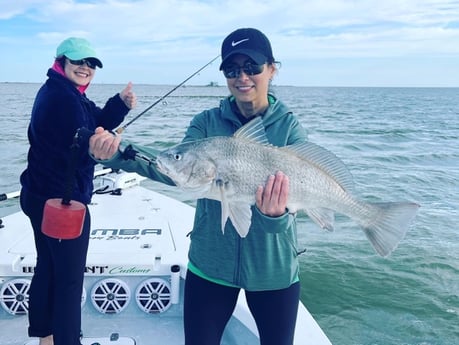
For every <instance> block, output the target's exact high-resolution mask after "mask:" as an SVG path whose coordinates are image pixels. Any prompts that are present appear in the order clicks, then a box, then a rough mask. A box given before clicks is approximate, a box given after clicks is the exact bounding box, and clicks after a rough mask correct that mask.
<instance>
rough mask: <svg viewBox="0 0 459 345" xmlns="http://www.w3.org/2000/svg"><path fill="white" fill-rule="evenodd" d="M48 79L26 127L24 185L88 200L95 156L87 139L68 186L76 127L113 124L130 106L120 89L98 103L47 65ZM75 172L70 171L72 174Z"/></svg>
mask: <svg viewBox="0 0 459 345" xmlns="http://www.w3.org/2000/svg"><path fill="white" fill-rule="evenodd" d="M47 75H48V79H47V81H46V82H45V83H44V84H43V85H42V87H41V88H40V90H39V91H38V93H37V96H36V98H35V102H34V105H33V109H32V117H31V120H30V124H29V128H28V138H29V143H30V148H29V153H28V165H27V168H26V170H25V171H24V172H23V173H22V175H21V184H22V187H23V188H24V189H26V190H27V191H28V192H30V193H33V194H34V195H36V196H38V197H41V198H43V199H45V200H46V199H49V198H63V197H64V196H66V197H69V191H71V196H70V199H71V200H77V201H80V202H82V203H84V204H88V203H89V202H90V201H91V196H92V190H93V182H92V180H93V175H94V165H95V162H94V160H92V159H91V157H90V156H89V154H88V143H87V142H86V143H81V145H79V148H78V151H77V159H76V169H75V170H74V169H71V170H74V175H72V179H73V184H72V185H71V186H68V183H67V181H68V180H69V179H68V178H67V175H66V174H67V173H68V171H69V165H71V157H72V155H71V146H72V143H73V140H74V136H75V134H76V132H77V130H78V129H79V128H80V127H86V128H88V129H90V130H94V129H95V128H96V127H97V126H102V127H104V128H106V129H114V128H116V127H117V126H118V125H119V124H120V123H121V122H122V121H123V119H124V117H125V115H126V114H127V113H128V112H129V108H128V107H127V106H126V105H125V104H124V102H123V101H122V100H121V98H120V97H119V95H118V94H117V95H115V96H113V97H112V98H110V99H109V100H108V101H107V103H106V104H105V106H104V107H103V108H102V109H101V108H100V107H97V106H96V105H95V103H94V102H92V101H91V100H89V99H88V98H87V97H86V95H85V94H81V93H80V92H79V91H78V90H77V88H76V87H75V86H74V84H73V83H72V82H71V81H70V80H68V79H67V78H65V77H64V76H62V75H61V74H59V73H57V72H56V71H54V70H52V69H50V70H48V74H47ZM73 176H74V177H73Z"/></svg>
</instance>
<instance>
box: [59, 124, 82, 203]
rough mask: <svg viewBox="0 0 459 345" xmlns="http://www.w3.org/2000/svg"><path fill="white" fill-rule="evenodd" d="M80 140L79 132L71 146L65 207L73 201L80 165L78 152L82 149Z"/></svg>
mask: <svg viewBox="0 0 459 345" xmlns="http://www.w3.org/2000/svg"><path fill="white" fill-rule="evenodd" d="M78 139H79V137H78V132H77V133H76V134H75V136H74V137H73V143H72V145H71V146H70V160H69V166H68V169H67V173H66V175H65V185H64V187H65V189H64V196H63V197H62V204H63V205H70V200H71V199H72V192H73V185H74V183H75V177H76V168H77V163H78V151H79V148H80V145H79V143H78Z"/></svg>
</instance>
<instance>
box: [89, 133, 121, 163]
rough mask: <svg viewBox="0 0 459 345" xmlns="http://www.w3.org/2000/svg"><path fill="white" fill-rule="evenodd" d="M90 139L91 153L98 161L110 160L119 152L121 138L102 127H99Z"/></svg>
mask: <svg viewBox="0 0 459 345" xmlns="http://www.w3.org/2000/svg"><path fill="white" fill-rule="evenodd" d="M94 133H95V134H94V135H93V136H91V138H90V139H89V152H90V153H91V154H92V155H93V156H94V158H96V159H100V160H105V159H110V158H112V157H113V156H114V154H115V153H116V152H117V151H118V148H119V146H120V142H121V136H120V135H116V134H113V133H111V132H109V131H107V130H104V129H103V128H102V127H97V128H96V130H95V132H94Z"/></svg>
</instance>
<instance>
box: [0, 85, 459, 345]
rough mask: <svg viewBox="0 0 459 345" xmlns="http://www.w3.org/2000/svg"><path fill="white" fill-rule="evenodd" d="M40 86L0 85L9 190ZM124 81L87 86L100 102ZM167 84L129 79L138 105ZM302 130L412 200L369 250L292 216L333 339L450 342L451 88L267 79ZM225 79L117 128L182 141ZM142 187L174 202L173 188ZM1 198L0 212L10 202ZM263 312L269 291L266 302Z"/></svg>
mask: <svg viewBox="0 0 459 345" xmlns="http://www.w3.org/2000/svg"><path fill="white" fill-rule="evenodd" d="M39 87H40V84H27V83H0V101H1V104H2V107H1V110H0V128H2V135H1V136H0V169H1V173H0V194H1V193H8V192H13V191H16V190H19V188H20V185H19V181H18V178H19V174H20V173H21V171H22V170H23V169H24V167H25V165H26V152H27V148H28V142H27V136H26V128H27V124H28V121H29V116H30V110H31V107H32V103H33V99H34V97H35V93H36V91H37V90H38V88H39ZM123 87H124V85H101V84H95V85H92V86H91V87H90V88H89V89H88V95H89V97H90V98H91V99H93V100H94V101H95V102H96V103H98V104H99V105H102V104H103V103H104V102H105V100H106V99H107V98H108V97H109V96H111V95H112V94H114V93H116V92H118V91H120V90H121V89H122V88H123ZM173 87H174V86H173V85H172V86H170V85H169V86H168V85H135V91H136V93H137V95H138V99H139V102H138V107H137V109H136V110H134V111H133V112H132V113H131V115H130V117H128V119H127V120H129V119H130V118H132V117H133V116H134V115H137V114H139V113H140V112H141V111H142V110H144V109H146V108H147V107H148V106H149V105H151V104H152V103H153V102H155V101H156V100H157V99H158V98H159V97H161V96H163V95H164V94H166V93H167V92H168V91H170V90H171V89H172V88H173ZM274 91H275V93H276V95H277V96H278V97H279V98H281V99H282V100H283V101H284V102H285V103H286V104H288V105H289V106H290V108H291V109H292V111H293V112H294V113H295V114H296V115H297V116H298V117H299V119H300V121H301V123H302V124H303V125H304V127H305V128H306V129H307V130H308V134H309V140H310V141H312V142H315V143H317V144H320V145H322V146H324V147H326V148H327V149H329V150H330V151H332V152H334V153H335V154H336V155H337V156H338V157H340V158H341V159H342V160H343V161H344V163H345V164H346V165H347V166H348V168H349V170H350V171H351V173H352V175H353V176H354V180H355V194H357V195H358V196H360V197H361V198H363V199H364V200H367V201H376V202H377V201H414V202H417V203H419V204H420V205H421V208H420V209H419V212H418V215H417V217H416V219H415V221H414V222H413V224H412V226H411V227H410V229H409V231H408V233H407V235H406V237H405V239H404V240H403V241H402V242H401V243H400V245H399V247H398V248H397V249H396V250H395V251H394V252H393V253H392V255H391V256H390V257H388V258H381V257H379V256H378V255H377V254H376V253H375V252H374V251H373V249H372V247H371V245H370V244H369V242H368V241H367V240H366V238H365V236H364V234H363V232H362V231H361V230H360V229H359V228H358V227H357V226H356V224H355V223H353V222H352V221H350V220H348V219H347V218H344V217H340V216H339V217H337V220H336V230H335V231H334V232H333V233H327V232H324V231H322V230H320V229H319V228H318V227H317V226H316V225H315V224H313V223H312V222H311V221H310V220H309V219H308V218H307V217H304V216H301V217H300V218H299V223H300V226H299V229H300V233H299V240H300V242H301V243H302V244H303V245H304V246H305V247H306V248H307V251H306V253H305V254H303V255H302V256H301V284H302V293H301V298H302V301H303V302H304V303H305V304H306V306H307V307H308V309H309V311H310V312H311V313H312V315H313V316H314V317H315V319H316V320H317V321H318V323H319V324H320V326H321V327H322V328H323V330H324V331H325V333H326V334H327V335H328V337H329V338H330V340H331V341H332V343H333V344H335V345H389V344H397V345H455V344H459V89H458V88H332V87H330V88H314V87H288V86H275V87H274ZM227 94H228V91H227V89H226V87H204V86H186V87H181V88H179V89H177V90H176V91H175V92H174V93H172V94H171V95H170V96H169V97H167V98H166V99H165V100H164V101H162V102H160V103H159V104H158V105H156V106H155V107H154V108H153V109H151V110H150V111H149V112H148V113H146V114H145V115H144V116H142V117H141V118H140V119H139V120H137V121H136V122H134V123H132V124H131V125H129V126H128V127H127V129H126V131H125V132H124V134H123V135H124V136H125V137H126V138H128V139H130V140H133V141H136V142H139V143H142V144H148V145H153V146H155V147H158V148H161V147H166V146H169V145H171V144H173V143H176V142H178V141H180V140H181V138H182V136H183V134H184V131H185V129H186V127H187V125H188V123H189V121H190V120H191V118H192V117H193V115H194V114H196V113H198V112H200V111H201V110H203V109H206V108H209V107H213V106H216V105H218V103H219V100H220V99H221V98H222V97H224V96H226V95H227ZM152 187H154V188H156V189H157V190H158V189H159V190H160V191H163V192H164V193H167V194H169V195H172V196H174V197H176V198H178V199H180V200H183V201H185V202H188V203H193V200H187V199H186V196H183V195H182V194H181V193H177V191H176V190H175V189H173V188H170V187H166V186H162V185H159V184H152ZM18 209H19V206H18V201H17V199H12V200H7V201H2V202H0V216H3V215H6V214H8V213H10V212H13V211H15V210H18ZM272 308H273V312H275V309H276V301H273V304H272Z"/></svg>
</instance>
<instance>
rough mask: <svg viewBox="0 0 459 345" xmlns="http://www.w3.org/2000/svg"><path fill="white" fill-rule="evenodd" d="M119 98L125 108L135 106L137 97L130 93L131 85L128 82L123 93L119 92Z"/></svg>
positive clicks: (132, 92)
mask: <svg viewBox="0 0 459 345" xmlns="http://www.w3.org/2000/svg"><path fill="white" fill-rule="evenodd" d="M120 98H121V99H122V100H123V102H124V104H126V107H128V108H129V109H133V108H135V106H136V105H137V96H136V95H135V93H134V91H132V83H131V82H129V83H128V84H127V86H126V87H125V88H124V90H123V91H121V92H120Z"/></svg>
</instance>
